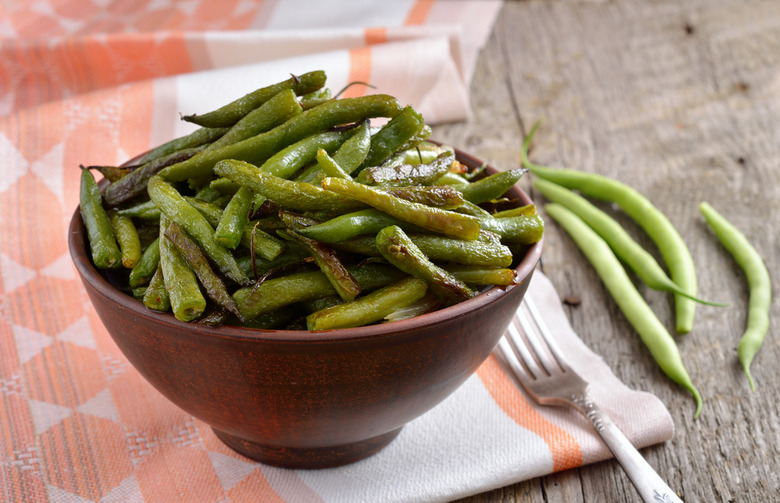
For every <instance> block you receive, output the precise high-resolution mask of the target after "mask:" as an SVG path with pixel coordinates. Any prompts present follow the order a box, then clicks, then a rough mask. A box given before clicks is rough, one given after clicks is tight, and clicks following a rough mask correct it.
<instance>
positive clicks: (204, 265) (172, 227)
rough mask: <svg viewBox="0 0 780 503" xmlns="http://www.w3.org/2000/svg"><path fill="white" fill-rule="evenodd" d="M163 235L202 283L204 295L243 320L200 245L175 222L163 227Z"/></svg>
mask: <svg viewBox="0 0 780 503" xmlns="http://www.w3.org/2000/svg"><path fill="white" fill-rule="evenodd" d="M165 237H166V238H167V239H169V240H170V241H171V243H173V245H174V246H175V247H176V249H177V250H179V253H180V254H181V256H182V258H184V260H185V261H186V262H187V263H188V264H189V266H190V268H191V269H192V271H193V272H194V273H195V276H197V278H198V280H199V281H200V284H201V285H203V289H204V290H205V291H206V295H208V296H209V297H210V298H211V300H213V301H214V302H216V303H217V305H218V306H220V307H221V308H223V309H224V310H226V311H227V312H229V313H232V314H234V315H236V317H238V319H239V320H241V321H243V316H241V313H239V312H238V307H236V303H235V301H233V298H232V297H231V296H230V294H229V293H228V291H227V287H226V286H225V283H223V282H222V279H220V277H219V276H218V275H217V274H216V273H215V272H214V270H213V269H212V268H211V265H210V264H209V260H208V258H207V257H206V254H205V253H204V252H203V250H201V248H200V246H198V244H197V243H195V241H193V240H192V239H191V238H190V237H189V236H188V235H187V233H186V232H184V229H182V228H181V226H180V225H178V224H177V223H176V222H171V223H170V224H169V225H168V228H167V229H165Z"/></svg>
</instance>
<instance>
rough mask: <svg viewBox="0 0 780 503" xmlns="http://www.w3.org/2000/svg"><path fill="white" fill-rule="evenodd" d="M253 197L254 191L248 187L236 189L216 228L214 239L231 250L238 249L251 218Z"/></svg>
mask: <svg viewBox="0 0 780 503" xmlns="http://www.w3.org/2000/svg"><path fill="white" fill-rule="evenodd" d="M252 197H253V194H252V191H250V190H249V189H247V188H246V187H240V188H239V189H238V191H236V193H235V194H234V195H233V197H232V198H231V199H230V202H229V203H228V205H227V206H226V207H225V210H224V211H223V212H222V216H221V217H220V219H219V223H218V224H217V227H216V229H214V239H215V240H216V242H217V243H219V244H221V245H222V246H225V247H227V248H230V249H231V250H235V249H236V247H237V246H238V245H239V243H240V242H241V237H242V236H243V235H244V229H245V228H246V223H247V221H248V220H249V206H250V205H251V204H252Z"/></svg>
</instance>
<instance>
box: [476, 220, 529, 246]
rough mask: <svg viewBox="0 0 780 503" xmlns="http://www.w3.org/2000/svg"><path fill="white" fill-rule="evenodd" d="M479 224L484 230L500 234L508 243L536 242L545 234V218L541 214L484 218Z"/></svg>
mask: <svg viewBox="0 0 780 503" xmlns="http://www.w3.org/2000/svg"><path fill="white" fill-rule="evenodd" d="M479 224H480V227H481V228H482V229H483V230H485V231H490V232H494V233H496V234H498V235H499V236H501V240H502V241H503V242H505V243H508V244H531V243H536V242H538V241H539V240H540V239H542V235H543V234H544V220H542V217H541V216H539V215H524V216H518V217H506V218H484V219H481V220H479Z"/></svg>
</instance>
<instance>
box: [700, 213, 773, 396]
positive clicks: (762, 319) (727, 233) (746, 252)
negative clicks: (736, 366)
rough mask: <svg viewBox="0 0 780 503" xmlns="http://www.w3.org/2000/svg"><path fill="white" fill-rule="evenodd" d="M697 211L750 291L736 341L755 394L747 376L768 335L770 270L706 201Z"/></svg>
mask: <svg viewBox="0 0 780 503" xmlns="http://www.w3.org/2000/svg"><path fill="white" fill-rule="evenodd" d="M699 211H701V214H702V215H703V216H704V218H705V219H706V220H707V223H708V224H709V225H710V227H711V228H712V230H713V231H714V232H715V235H716V236H717V238H718V240H719V241H720V242H721V243H722V244H723V246H724V247H725V248H726V250H728V252H729V253H730V254H731V255H732V256H733V257H734V260H735V261H736V262H737V264H738V265H739V267H740V268H741V269H742V271H743V272H744V274H745V279H746V280H747V283H748V288H749V289H750V297H749V300H748V314H747V323H746V327H745V331H744V333H743V334H742V338H741V339H740V341H739V347H738V348H737V355H738V356H739V362H740V363H741V364H742V368H743V369H744V371H745V375H746V376H747V378H748V382H749V383H750V389H752V390H753V391H755V389H756V385H755V382H754V381H753V375H752V374H751V373H750V364H751V363H752V362H753V358H754V357H755V356H756V354H758V351H759V350H760V349H761V345H762V344H763V343H764V339H765V338H766V334H767V332H769V310H770V307H771V304H772V282H771V280H770V277H769V271H768V270H767V268H766V265H765V264H764V261H763V260H762V259H761V255H759V253H758V251H757V250H756V249H755V248H754V247H753V245H752V244H751V243H750V241H749V240H748V239H747V237H746V236H745V235H744V234H743V233H742V232H740V230H739V229H737V228H736V227H735V226H734V225H733V224H732V223H731V222H729V221H728V220H727V219H726V218H725V217H724V216H723V215H721V214H720V213H718V212H717V211H716V210H715V208H713V207H712V206H711V205H710V204H709V203H707V202H702V203H700V204H699Z"/></svg>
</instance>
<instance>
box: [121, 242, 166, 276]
mask: <svg viewBox="0 0 780 503" xmlns="http://www.w3.org/2000/svg"><path fill="white" fill-rule="evenodd" d="M159 263H160V239H159V238H157V239H155V240H154V241H152V242H151V244H150V245H149V246H147V247H146V250H144V252H143V253H142V254H141V260H139V261H138V264H136V266H135V267H133V269H132V270H131V271H130V275H129V276H128V280H127V281H128V283H129V284H130V286H132V287H138V286H143V285H146V284H148V283H149V281H150V280H151V279H152V276H153V275H154V273H155V271H157V266H158V264H159Z"/></svg>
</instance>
